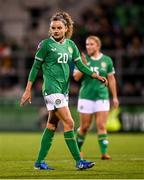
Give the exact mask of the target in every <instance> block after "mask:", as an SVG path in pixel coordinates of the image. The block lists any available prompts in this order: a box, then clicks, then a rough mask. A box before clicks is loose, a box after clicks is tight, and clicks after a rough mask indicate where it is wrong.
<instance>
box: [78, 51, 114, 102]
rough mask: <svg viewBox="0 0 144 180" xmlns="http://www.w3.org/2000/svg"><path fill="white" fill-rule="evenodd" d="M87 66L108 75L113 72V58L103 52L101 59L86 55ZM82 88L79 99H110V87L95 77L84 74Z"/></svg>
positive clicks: (104, 75) (98, 72)
mask: <svg viewBox="0 0 144 180" xmlns="http://www.w3.org/2000/svg"><path fill="white" fill-rule="evenodd" d="M86 60H87V66H88V67H89V68H90V69H91V70H92V71H93V72H96V73H97V74H99V75H100V76H103V77H106V78H107V75H108V74H113V73H114V72H115V71H114V66H113V62H112V60H111V58H110V57H109V56H106V55H103V54H101V56H100V58H99V59H93V57H90V56H88V55H86ZM81 80H82V81H81V88H80V93H79V99H88V100H99V99H100V100H103V99H109V91H108V87H107V86H105V84H104V83H102V82H101V81H99V80H98V79H93V78H90V77H89V76H87V75H86V74H84V75H83V77H82V79H81Z"/></svg>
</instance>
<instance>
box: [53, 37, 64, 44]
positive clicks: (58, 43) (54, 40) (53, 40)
mask: <svg viewBox="0 0 144 180" xmlns="http://www.w3.org/2000/svg"><path fill="white" fill-rule="evenodd" d="M50 39H52V40H53V41H54V42H55V43H57V44H64V43H65V39H64V41H63V42H62V43H60V42H58V41H56V40H55V39H54V38H53V37H52V36H50Z"/></svg>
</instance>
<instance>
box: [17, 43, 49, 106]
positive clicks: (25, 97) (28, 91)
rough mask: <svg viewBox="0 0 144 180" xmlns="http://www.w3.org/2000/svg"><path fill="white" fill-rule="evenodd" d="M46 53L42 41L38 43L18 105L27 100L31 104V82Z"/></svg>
mask: <svg viewBox="0 0 144 180" xmlns="http://www.w3.org/2000/svg"><path fill="white" fill-rule="evenodd" d="M45 55H46V49H45V44H44V42H41V43H40V44H39V45H38V50H37V52H36V55H35V60H34V63H33V65H32V68H31V71H30V73H29V77H28V82H27V85H26V88H25V91H24V93H23V95H22V98H21V101H20V106H23V105H24V104H25V103H26V102H29V103H30V104H31V90H32V85H33V82H34V81H35V79H36V77H37V74H38V72H39V70H40V69H41V66H42V63H43V61H44V58H45Z"/></svg>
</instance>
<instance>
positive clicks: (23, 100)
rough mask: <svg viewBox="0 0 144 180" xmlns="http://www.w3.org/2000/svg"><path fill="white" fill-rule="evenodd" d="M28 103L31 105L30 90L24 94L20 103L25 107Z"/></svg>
mask: <svg viewBox="0 0 144 180" xmlns="http://www.w3.org/2000/svg"><path fill="white" fill-rule="evenodd" d="M26 102H29V104H31V91H28V90H26V91H25V92H24V93H23V96H22V98H21V101H20V106H23V105H24V104H25V103H26Z"/></svg>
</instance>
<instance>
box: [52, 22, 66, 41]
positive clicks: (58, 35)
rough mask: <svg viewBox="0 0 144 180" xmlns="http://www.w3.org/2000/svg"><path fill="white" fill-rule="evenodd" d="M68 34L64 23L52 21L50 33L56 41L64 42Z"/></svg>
mask: <svg viewBox="0 0 144 180" xmlns="http://www.w3.org/2000/svg"><path fill="white" fill-rule="evenodd" d="M66 32H67V27H66V26H65V25H64V23H63V22H62V21H52V22H51V23H50V33H51V36H52V37H53V38H54V39H55V40H56V41H59V42H60V41H62V40H63V39H64V38H65V33H66Z"/></svg>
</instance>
